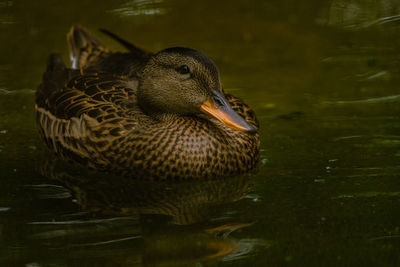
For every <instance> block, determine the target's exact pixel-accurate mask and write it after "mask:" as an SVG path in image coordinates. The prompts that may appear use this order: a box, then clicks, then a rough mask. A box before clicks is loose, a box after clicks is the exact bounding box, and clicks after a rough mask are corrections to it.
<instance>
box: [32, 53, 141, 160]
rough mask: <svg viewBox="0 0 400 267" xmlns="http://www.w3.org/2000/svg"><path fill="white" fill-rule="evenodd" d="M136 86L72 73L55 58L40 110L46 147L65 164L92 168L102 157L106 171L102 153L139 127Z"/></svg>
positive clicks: (110, 76) (39, 92)
mask: <svg viewBox="0 0 400 267" xmlns="http://www.w3.org/2000/svg"><path fill="white" fill-rule="evenodd" d="M127 85H128V86H127ZM135 86H137V85H136V84H135V83H134V82H130V84H129V82H127V81H124V80H121V78H120V77H119V76H116V75H113V74H99V73H96V72H93V73H85V74H81V73H80V71H78V70H71V69H67V68H65V66H64V64H63V63H62V60H61V57H60V56H59V55H52V56H51V57H50V60H49V66H48V69H47V71H46V72H45V74H44V76H43V82H42V84H41V85H40V86H39V88H38V90H37V93H36V106H35V109H36V118H37V123H38V125H39V129H40V132H41V134H42V136H43V137H44V139H45V140H46V143H47V144H48V146H49V147H50V148H51V149H53V150H54V151H55V152H56V153H58V154H60V155H61V156H62V157H64V158H67V159H74V160H76V161H78V162H81V163H83V164H87V162H88V161H89V160H90V159H96V157H97V159H96V163H98V164H100V165H101V164H102V162H104V165H106V163H105V161H106V159H103V158H101V157H102V153H99V151H101V150H103V149H107V147H108V146H110V145H111V144H112V142H113V141H115V140H116V139H118V138H120V137H121V136H123V135H124V134H126V133H127V132H128V131H130V130H132V129H133V128H135V127H136V126H137V119H136V116H135V115H136V114H135V113H137V112H139V111H138V107H137V105H136V88H135ZM99 168H100V166H99Z"/></svg>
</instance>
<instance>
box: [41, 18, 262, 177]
mask: <svg viewBox="0 0 400 267" xmlns="http://www.w3.org/2000/svg"><path fill="white" fill-rule="evenodd" d="M101 31H102V32H103V33H104V34H106V35H108V36H109V37H111V38H113V39H114V40H116V41H117V42H118V43H120V44H121V45H122V46H124V47H125V49H126V50H127V51H126V52H113V51H111V50H110V49H108V48H107V47H105V46H104V45H103V44H102V43H101V42H100V41H99V40H98V39H97V38H96V37H95V36H94V35H93V34H92V33H91V32H90V31H89V30H87V29H86V28H85V27H83V26H80V25H74V26H72V27H71V29H70V31H69V32H68V33H67V42H68V45H69V52H70V59H71V67H67V66H66V65H65V63H64V61H63V59H62V57H61V55H60V54H51V55H50V56H49V58H48V61H47V68H46V71H45V72H44V74H43V78H42V82H41V84H40V85H39V87H38V89H37V91H36V104H35V112H36V121H37V125H38V128H39V132H40V135H41V136H42V137H43V139H44V141H45V143H46V144H47V146H48V148H49V149H50V150H52V151H53V152H54V153H55V154H56V155H57V156H58V157H59V158H61V159H63V160H67V161H72V162H76V163H78V164H80V165H83V166H86V167H88V168H90V169H94V170H96V171H100V172H109V173H112V174H117V175H120V176H126V177H133V178H142V179H151V180H156V179H157V180H174V179H184V180H186V179H214V178H217V177H227V176H232V175H238V174H243V173H247V172H249V171H250V170H252V169H253V168H254V167H255V166H256V165H257V162H258V159H259V151H260V140H259V132H258V131H259V123H258V120H257V117H256V115H255V112H254V111H253V110H252V109H251V108H250V107H249V106H248V105H246V104H245V103H244V102H243V101H242V100H241V99H239V98H237V97H235V96H233V95H232V94H230V93H227V92H225V90H224V89H223V87H222V84H221V80H220V75H219V71H218V68H217V66H216V65H215V63H214V62H213V61H212V60H211V59H210V58H208V57H207V56H206V55H204V54H203V53H201V52H199V51H197V50H194V49H191V48H185V47H171V48H166V49H163V50H161V51H159V52H156V53H152V52H149V51H147V50H144V49H142V48H139V47H137V46H135V45H134V44H132V43H130V42H128V41H126V40H125V39H122V38H120V37H119V36H117V35H116V34H114V33H112V32H109V31H107V30H101Z"/></svg>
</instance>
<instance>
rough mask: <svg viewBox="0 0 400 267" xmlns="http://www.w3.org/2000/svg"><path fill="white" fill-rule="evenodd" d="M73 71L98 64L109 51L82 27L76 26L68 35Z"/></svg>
mask: <svg viewBox="0 0 400 267" xmlns="http://www.w3.org/2000/svg"><path fill="white" fill-rule="evenodd" d="M67 42H68V44H69V52H70V58H71V63H72V68H73V69H83V68H86V67H88V66H90V65H91V64H93V63H94V62H96V61H97V60H98V59H99V58H101V57H102V56H103V55H105V54H107V53H108V52H109V51H108V49H107V48H106V47H105V46H104V45H103V44H102V43H101V42H100V41H98V40H97V39H96V38H95V37H94V36H92V35H91V34H90V33H89V31H87V30H86V29H85V28H83V27H82V26H80V25H74V26H72V27H71V30H70V31H69V32H68V34H67Z"/></svg>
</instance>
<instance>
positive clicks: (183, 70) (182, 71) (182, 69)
mask: <svg viewBox="0 0 400 267" xmlns="http://www.w3.org/2000/svg"><path fill="white" fill-rule="evenodd" d="M176 71H177V72H179V73H180V74H188V73H190V69H189V67H188V66H187V65H182V66H180V67H179V68H177V69H176Z"/></svg>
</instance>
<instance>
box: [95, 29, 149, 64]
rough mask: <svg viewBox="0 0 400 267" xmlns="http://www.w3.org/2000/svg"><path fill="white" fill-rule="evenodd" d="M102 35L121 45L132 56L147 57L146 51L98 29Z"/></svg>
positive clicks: (113, 34) (111, 33)
mask: <svg viewBox="0 0 400 267" xmlns="http://www.w3.org/2000/svg"><path fill="white" fill-rule="evenodd" d="M99 30H100V31H101V32H102V33H104V34H106V35H108V36H109V37H111V38H113V39H114V40H116V41H117V42H118V43H120V44H121V45H123V46H124V47H125V48H126V49H128V50H129V51H130V52H131V53H132V54H133V55H134V56H137V57H147V56H149V54H150V53H149V52H147V51H146V50H144V49H142V48H139V47H137V46H135V45H134V44H132V43H130V42H128V41H126V40H125V39H122V38H121V37H119V36H118V35H116V34H115V33H113V32H110V31H108V30H106V29H99Z"/></svg>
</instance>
